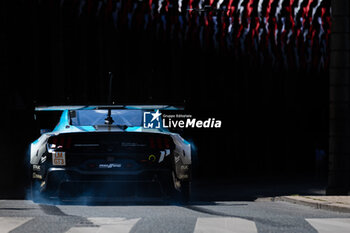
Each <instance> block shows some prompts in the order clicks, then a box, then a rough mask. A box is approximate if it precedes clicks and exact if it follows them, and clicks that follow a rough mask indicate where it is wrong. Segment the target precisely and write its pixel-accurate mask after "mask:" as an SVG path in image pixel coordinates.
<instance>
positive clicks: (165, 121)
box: [143, 110, 222, 129]
mask: <svg viewBox="0 0 350 233" xmlns="http://www.w3.org/2000/svg"><path fill="white" fill-rule="evenodd" d="M143 120H144V121H143V127H144V128H152V129H159V128H221V125H222V121H221V120H218V119H215V118H213V117H209V118H207V119H204V120H203V119H197V118H195V117H193V116H192V115H191V114H172V115H169V114H163V113H160V112H159V110H157V111H155V112H144V118H143Z"/></svg>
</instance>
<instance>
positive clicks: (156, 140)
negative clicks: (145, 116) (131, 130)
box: [149, 136, 171, 150]
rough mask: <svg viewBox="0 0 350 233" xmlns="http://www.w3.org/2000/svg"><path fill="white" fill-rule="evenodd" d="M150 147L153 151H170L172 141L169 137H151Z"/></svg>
mask: <svg viewBox="0 0 350 233" xmlns="http://www.w3.org/2000/svg"><path fill="white" fill-rule="evenodd" d="M149 146H150V148H151V149H159V150H163V149H170V147H171V140H170V138H169V137H168V136H150V137H149Z"/></svg>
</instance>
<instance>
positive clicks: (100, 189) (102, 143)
mask: <svg viewBox="0 0 350 233" xmlns="http://www.w3.org/2000/svg"><path fill="white" fill-rule="evenodd" d="M155 109H157V110H160V111H162V110H174V109H175V107H172V106H115V105H112V106H59V107H54V106H52V107H38V108H36V111H50V110H56V111H57V110H60V111H62V115H61V118H60V120H59V122H58V124H57V126H56V127H55V128H54V130H53V131H51V132H45V133H43V134H42V135H41V136H40V137H39V138H38V139H37V140H36V141H34V142H33V143H32V144H31V146H30V174H31V194H32V198H33V200H34V201H38V200H39V198H41V197H44V198H59V199H61V198H64V197H68V198H70V197H73V198H74V197H78V196H80V195H84V194H92V195H93V196H104V195H106V194H108V196H111V195H112V196H115V197H144V196H146V197H147V196H149V195H151V196H155V195H156V196H157V195H158V194H160V195H161V196H162V197H169V198H180V201H188V200H189V197H190V180H191V144H190V143H188V142H187V141H186V140H184V139H183V138H182V137H181V136H180V135H179V134H177V133H172V132H170V131H168V130H167V129H164V128H162V127H159V128H147V127H146V125H145V124H144V117H145V113H149V112H150V111H155ZM157 114H158V115H157ZM158 117H159V111H157V112H156V113H154V118H158Z"/></svg>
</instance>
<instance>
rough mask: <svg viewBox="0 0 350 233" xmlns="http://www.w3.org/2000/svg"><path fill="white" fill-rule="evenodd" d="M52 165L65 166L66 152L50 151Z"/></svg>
mask: <svg viewBox="0 0 350 233" xmlns="http://www.w3.org/2000/svg"><path fill="white" fill-rule="evenodd" d="M52 165H55V166H65V165H66V152H53V153H52Z"/></svg>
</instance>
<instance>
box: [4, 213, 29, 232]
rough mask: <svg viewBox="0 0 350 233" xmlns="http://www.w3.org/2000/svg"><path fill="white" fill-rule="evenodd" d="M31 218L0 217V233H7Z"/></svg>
mask: <svg viewBox="0 0 350 233" xmlns="http://www.w3.org/2000/svg"><path fill="white" fill-rule="evenodd" d="M31 219H33V218H21V217H0V233H5V232H6V233H7V232H9V231H12V230H13V229H15V228H17V227H19V226H21V225H22V224H24V223H26V222H28V221H29V220H31Z"/></svg>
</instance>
